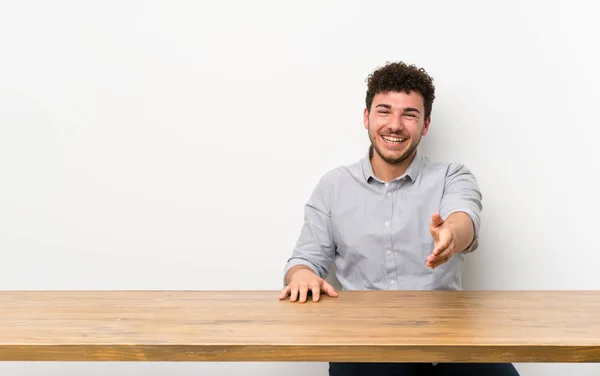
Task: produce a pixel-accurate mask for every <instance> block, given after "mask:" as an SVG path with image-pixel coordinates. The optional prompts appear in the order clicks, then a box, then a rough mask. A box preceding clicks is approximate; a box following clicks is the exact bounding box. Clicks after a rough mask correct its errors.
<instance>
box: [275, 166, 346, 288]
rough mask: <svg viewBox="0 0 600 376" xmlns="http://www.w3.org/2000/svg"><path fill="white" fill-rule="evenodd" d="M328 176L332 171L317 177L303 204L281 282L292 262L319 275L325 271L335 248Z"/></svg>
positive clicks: (321, 275) (323, 274) (322, 274)
mask: <svg viewBox="0 0 600 376" xmlns="http://www.w3.org/2000/svg"><path fill="white" fill-rule="evenodd" d="M331 178H332V172H330V173H328V174H326V175H324V176H323V177H322V178H321V179H320V180H319V183H318V184H317V186H316V187H315V189H314V190H313V192H312V194H311V196H310V198H309V200H308V201H307V203H306V205H305V206H304V224H303V226H302V229H301V231H300V236H299V237H298V240H297V242H296V245H295V247H294V250H293V252H292V256H291V257H290V258H289V259H288V262H287V264H286V266H285V269H284V273H283V276H284V285H285V275H286V274H287V272H288V271H289V270H290V269H291V268H292V267H294V266H296V265H305V266H308V267H309V268H311V269H312V270H313V271H314V272H315V274H316V275H318V276H319V277H321V278H326V277H327V275H328V274H329V268H330V266H331V263H332V262H333V258H334V255H335V250H336V245H335V241H334V239H333V234H332V230H331V210H330V203H331V200H330V198H331V196H330V191H331V189H330V182H331Z"/></svg>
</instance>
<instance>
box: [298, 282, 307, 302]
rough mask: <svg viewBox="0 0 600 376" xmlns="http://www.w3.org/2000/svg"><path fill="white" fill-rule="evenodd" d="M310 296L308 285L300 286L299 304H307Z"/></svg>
mask: <svg viewBox="0 0 600 376" xmlns="http://www.w3.org/2000/svg"><path fill="white" fill-rule="evenodd" d="M307 295H308V285H300V299H299V300H298V302H300V303H304V302H306V296H307Z"/></svg>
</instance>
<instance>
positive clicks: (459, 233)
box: [446, 212, 475, 253]
mask: <svg viewBox="0 0 600 376" xmlns="http://www.w3.org/2000/svg"><path fill="white" fill-rule="evenodd" d="M446 223H448V225H449V226H450V228H451V229H452V231H453V232H454V236H455V252H456V253H461V252H463V251H464V250H465V249H466V248H467V247H468V246H469V245H470V244H471V242H472V241H473V237H474V236H475V230H474V227H473V221H471V218H470V217H469V216H468V215H467V214H466V213H464V212H456V213H452V214H451V215H450V216H448V218H447V219H446Z"/></svg>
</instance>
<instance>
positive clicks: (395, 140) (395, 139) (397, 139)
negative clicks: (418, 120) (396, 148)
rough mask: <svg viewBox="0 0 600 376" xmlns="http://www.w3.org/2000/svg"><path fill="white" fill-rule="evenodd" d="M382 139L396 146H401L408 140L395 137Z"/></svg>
mask: <svg viewBox="0 0 600 376" xmlns="http://www.w3.org/2000/svg"><path fill="white" fill-rule="evenodd" d="M381 138H383V139H384V140H386V141H387V142H391V143H394V144H399V143H401V142H402V141H404V140H406V139H405V138H401V137H395V136H381Z"/></svg>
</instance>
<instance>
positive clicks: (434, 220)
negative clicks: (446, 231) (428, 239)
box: [429, 213, 444, 229]
mask: <svg viewBox="0 0 600 376" xmlns="http://www.w3.org/2000/svg"><path fill="white" fill-rule="evenodd" d="M442 223H444V220H443V219H442V216H441V215H440V213H434V214H433V215H432V216H431V222H430V223H429V227H431V229H434V228H435V227H439V226H440V225H441V224H442Z"/></svg>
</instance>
